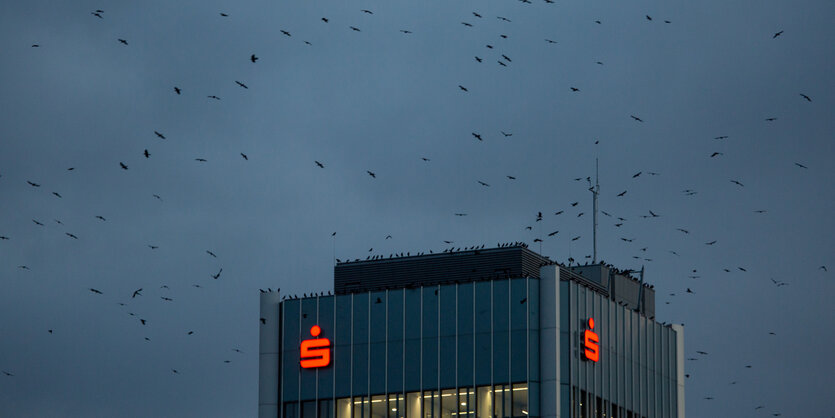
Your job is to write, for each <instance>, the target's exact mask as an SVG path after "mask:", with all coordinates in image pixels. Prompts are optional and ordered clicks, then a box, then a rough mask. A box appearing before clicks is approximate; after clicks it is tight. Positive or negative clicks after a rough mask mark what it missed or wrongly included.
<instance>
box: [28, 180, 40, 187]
mask: <svg viewBox="0 0 835 418" xmlns="http://www.w3.org/2000/svg"><path fill="white" fill-rule="evenodd" d="M26 182H27V183H29V185H30V186H32V187H41V185H40V184H38V183H32V182H31V181H29V180H26Z"/></svg>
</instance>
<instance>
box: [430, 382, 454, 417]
mask: <svg viewBox="0 0 835 418" xmlns="http://www.w3.org/2000/svg"><path fill="white" fill-rule="evenodd" d="M456 395H457V393H456V390H455V389H447V390H444V391H441V413H440V415H439V414H438V413H437V412H436V413H435V415H434V416H435V417H441V418H452V417H456V416H458V396H456ZM453 414H455V415H453Z"/></svg>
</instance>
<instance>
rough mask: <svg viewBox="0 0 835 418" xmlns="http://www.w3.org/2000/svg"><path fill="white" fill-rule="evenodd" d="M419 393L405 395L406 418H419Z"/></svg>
mask: <svg viewBox="0 0 835 418" xmlns="http://www.w3.org/2000/svg"><path fill="white" fill-rule="evenodd" d="M420 399H421V397H420V392H410V393H408V394H406V418H420Z"/></svg>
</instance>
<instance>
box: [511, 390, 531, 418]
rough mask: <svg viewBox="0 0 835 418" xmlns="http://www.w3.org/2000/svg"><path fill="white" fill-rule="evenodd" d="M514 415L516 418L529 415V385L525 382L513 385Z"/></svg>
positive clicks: (523, 417)
mask: <svg viewBox="0 0 835 418" xmlns="http://www.w3.org/2000/svg"><path fill="white" fill-rule="evenodd" d="M513 416H514V417H516V418H526V417H527V416H528V385H527V384H525V383H517V384H515V385H513Z"/></svg>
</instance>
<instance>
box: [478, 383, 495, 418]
mask: <svg viewBox="0 0 835 418" xmlns="http://www.w3.org/2000/svg"><path fill="white" fill-rule="evenodd" d="M477 392H478V393H477V394H476V402H478V408H476V409H477V411H478V412H477V414H476V415H478V418H493V392H492V391H491V390H490V386H480V387H479V388H478V390H477Z"/></svg>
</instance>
